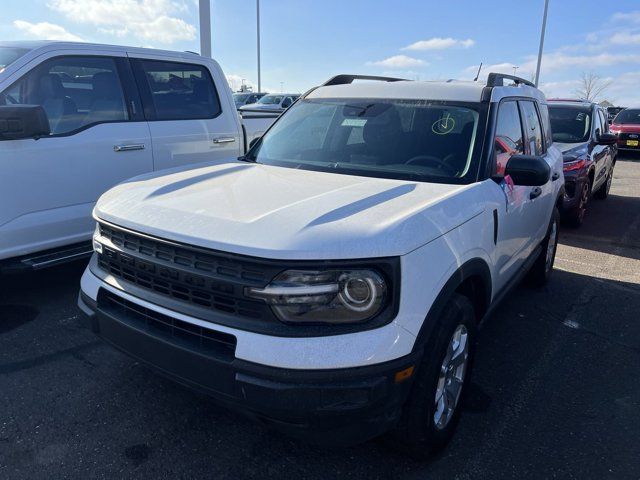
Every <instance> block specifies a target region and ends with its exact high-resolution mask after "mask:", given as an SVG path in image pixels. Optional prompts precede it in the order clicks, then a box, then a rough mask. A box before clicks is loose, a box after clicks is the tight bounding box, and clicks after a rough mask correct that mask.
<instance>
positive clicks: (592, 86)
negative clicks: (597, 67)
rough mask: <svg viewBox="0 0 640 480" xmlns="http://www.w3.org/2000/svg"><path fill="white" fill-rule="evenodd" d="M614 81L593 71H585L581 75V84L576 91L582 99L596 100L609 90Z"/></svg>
mask: <svg viewBox="0 0 640 480" xmlns="http://www.w3.org/2000/svg"><path fill="white" fill-rule="evenodd" d="M612 83H613V82H612V81H611V80H605V79H603V78H602V77H600V76H599V75H597V74H595V73H593V72H589V73H584V72H583V73H582V76H581V77H580V86H579V87H578V88H577V89H576V90H575V92H574V93H575V94H576V95H577V96H578V97H579V98H581V99H584V100H588V101H590V102H595V101H596V100H597V99H598V98H599V97H600V96H601V95H603V94H604V93H605V92H606V91H607V89H608V88H609V87H610V86H611V84H612Z"/></svg>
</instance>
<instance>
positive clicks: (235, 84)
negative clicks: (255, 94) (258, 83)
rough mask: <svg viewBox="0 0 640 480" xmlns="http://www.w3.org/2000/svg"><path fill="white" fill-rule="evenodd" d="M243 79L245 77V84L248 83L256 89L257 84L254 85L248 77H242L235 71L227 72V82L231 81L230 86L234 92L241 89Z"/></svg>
mask: <svg viewBox="0 0 640 480" xmlns="http://www.w3.org/2000/svg"><path fill="white" fill-rule="evenodd" d="M243 79H244V84H245V85H248V86H249V87H251V88H252V89H254V90H255V86H254V85H253V83H251V82H249V81H247V79H246V78H244V77H241V76H240V75H235V74H233V73H230V74H227V82H228V83H229V88H231V90H232V91H234V92H237V91H238V90H240V87H241V86H242V80H243Z"/></svg>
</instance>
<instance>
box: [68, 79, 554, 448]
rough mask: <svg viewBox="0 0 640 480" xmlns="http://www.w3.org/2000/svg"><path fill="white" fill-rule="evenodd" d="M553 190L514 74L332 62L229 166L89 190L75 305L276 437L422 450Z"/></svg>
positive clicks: (437, 428)
mask: <svg viewBox="0 0 640 480" xmlns="http://www.w3.org/2000/svg"><path fill="white" fill-rule="evenodd" d="M356 78H357V79H363V78H364V79H367V80H382V81H369V82H356V83H352V82H353V80H354V79H356ZM505 79H510V83H511V84H510V85H509V86H503V83H504V81H505ZM562 190H563V176H562V155H561V154H560V152H559V151H558V150H557V149H556V148H555V147H554V146H553V145H552V139H551V135H550V133H549V121H548V112H547V106H546V103H545V99H544V96H543V94H542V93H541V92H540V91H539V90H537V89H536V88H534V87H533V85H532V84H530V83H529V82H527V81H525V80H522V79H519V78H517V77H510V76H506V75H497V74H491V75H489V78H488V81H487V84H486V85H485V84H479V83H473V82H457V81H451V82H414V81H396V79H389V78H383V77H374V78H372V77H354V76H347V75H341V76H338V77H335V78H333V79H331V80H330V81H328V82H327V83H326V84H324V85H323V86H321V87H319V88H316V89H314V90H312V91H310V92H308V93H307V94H306V95H304V96H303V97H302V98H301V99H300V100H299V101H298V102H296V103H295V104H294V105H293V106H292V107H291V108H290V109H289V110H288V111H287V112H286V113H285V114H284V115H282V116H281V117H280V119H278V120H277V121H276V122H275V123H274V125H273V126H272V127H271V129H270V130H268V131H267V133H266V134H265V135H264V136H263V137H262V139H261V140H259V141H258V142H257V143H256V144H255V145H253V147H252V149H251V150H250V151H249V153H248V154H247V155H246V156H245V157H242V158H240V159H239V160H238V161H237V162H230V163H227V164H225V165H218V166H210V167H206V168H201V169H197V170H191V171H186V172H180V173H175V174H171V175H167V176H158V175H155V176H147V177H142V178H138V179H134V180H132V181H130V182H128V183H125V184H122V185H120V186H118V187H116V188H114V189H112V190H110V191H109V192H107V193H106V194H105V195H103V196H102V198H101V199H100V200H99V202H98V204H97V206H96V208H95V211H94V216H95V218H96V220H97V222H98V226H97V229H96V233H95V236H94V249H95V252H96V253H95V255H94V257H93V258H92V260H91V262H90V265H89V267H88V268H87V270H86V272H85V274H84V276H83V278H82V285H81V287H82V291H81V295H80V300H79V305H80V307H81V308H82V310H83V311H84V312H85V313H87V314H88V315H89V317H90V323H91V326H92V328H93V330H94V331H95V332H96V333H97V334H98V335H100V336H101V337H103V338H104V339H105V340H106V341H108V342H109V343H111V344H113V345H115V346H116V347H118V348H120V349H122V350H123V351H125V352H127V353H128V354H130V355H132V356H134V357H135V358H137V359H139V360H141V361H143V362H146V363H148V364H150V365H152V366H154V367H156V368H157V369H159V370H160V371H161V372H163V373H164V374H166V375H168V376H170V377H172V378H174V379H176V380H177V381H179V382H181V383H184V384H187V385H191V386H193V387H196V388H199V389H203V390H205V391H206V392H208V393H210V394H211V395H213V396H214V397H216V398H218V399H219V400H220V401H222V402H224V403H225V404H226V405H228V406H230V407H232V408H236V409H241V410H243V411H245V412H249V413H250V414H253V415H255V416H256V417H259V418H261V419H264V420H266V421H269V422H271V423H272V424H273V425H275V426H276V427H278V428H280V429H282V430H285V431H287V432H289V433H290V434H293V435H299V436H304V437H305V438H311V439H314V440H317V441H322V442H330V443H332V444H336V443H348V442H354V441H358V440H364V439H367V438H371V437H373V436H376V435H378V434H380V433H382V432H385V431H387V430H393V432H395V435H396V437H397V438H398V439H399V440H400V441H401V442H403V444H405V445H407V446H408V448H411V449H414V450H416V451H420V452H428V451H433V449H436V448H438V447H441V446H443V445H444V444H445V442H446V441H447V440H448V439H449V437H450V436H451V434H452V431H453V429H454V426H455V424H456V420H457V417H458V414H459V411H458V410H459V409H458V408H457V407H458V404H459V399H460V396H461V394H462V392H463V391H464V388H465V385H466V384H467V383H468V381H469V368H470V365H471V359H472V356H473V350H474V344H475V337H476V329H477V326H478V324H479V323H480V322H481V321H482V320H483V319H484V318H486V317H487V316H488V315H489V313H490V312H491V311H492V309H493V308H494V307H495V305H496V304H497V303H498V301H499V300H500V299H501V298H503V297H504V295H505V292H507V291H508V289H509V288H510V287H512V286H514V285H515V284H516V283H517V282H518V281H519V280H520V279H521V278H522V277H523V275H524V274H525V273H527V272H529V274H530V276H531V277H532V279H533V280H534V281H536V282H538V283H542V282H544V281H546V279H547V278H548V277H549V275H550V273H551V270H552V267H553V261H554V256H555V248H556V241H557V235H558V207H559V205H560V204H561V202H562V193H563V192H562Z"/></svg>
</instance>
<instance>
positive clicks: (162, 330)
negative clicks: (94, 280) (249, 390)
mask: <svg viewBox="0 0 640 480" xmlns="http://www.w3.org/2000/svg"><path fill="white" fill-rule="evenodd" d="M98 309H99V310H101V311H103V312H105V313H109V314H112V315H114V316H115V317H116V318H117V319H118V320H119V321H121V322H124V323H127V324H129V325H131V326H133V327H135V328H138V329H140V330H144V331H146V332H147V333H149V334H151V335H152V336H154V337H157V338H162V339H164V340H167V341H169V342H171V343H173V344H175V345H178V346H183V347H186V348H189V349H190V350H196V351H198V352H201V353H204V354H207V355H210V356H215V357H217V358H222V359H227V360H229V361H231V360H233V358H234V356H235V350H236V337H234V336H233V335H229V334H227V333H222V332H216V331H213V330H209V329H206V328H202V327H200V326H198V325H194V324H192V323H188V322H183V321H182V320H178V319H175V318H173V317H169V316H167V315H164V314H162V313H159V312H155V311H153V310H149V309H148V308H145V307H143V306H141V305H138V304H136V303H133V302H130V301H128V300H125V299H124V298H121V297H119V296H117V295H114V294H112V293H111V292H108V291H106V290H100V292H99V294H98Z"/></svg>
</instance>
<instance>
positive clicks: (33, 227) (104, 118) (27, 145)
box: [0, 42, 278, 270]
mask: <svg viewBox="0 0 640 480" xmlns="http://www.w3.org/2000/svg"><path fill="white" fill-rule="evenodd" d="M277 116H278V115H277V114H272V115H265V114H260V115H250V114H247V115H246V117H247V118H245V119H241V118H239V116H238V113H237V112H236V108H235V105H234V103H233V99H232V95H231V91H230V89H229V86H228V84H227V81H226V79H225V76H224V74H223V72H222V70H221V69H220V66H219V65H218V64H217V63H216V62H215V61H213V60H211V59H209V58H205V57H201V56H200V55H197V54H194V53H189V52H170V51H161V50H152V49H144V48H131V47H121V46H113V45H94V44H83V43H69V42H66V43H63V42H0V270H2V269H5V270H7V269H9V268H22V267H31V268H41V267H45V266H50V265H53V264H56V263H59V262H62V261H65V260H69V259H74V258H77V257H79V256H82V255H86V254H89V253H90V252H91V244H90V239H91V234H92V232H93V220H92V218H91V211H92V210H93V207H94V204H95V202H96V200H97V199H98V197H99V196H100V195H101V194H102V193H103V192H105V191H106V190H108V189H109V188H111V187H113V186H114V185H116V184H117V183H120V182H122V181H124V180H126V179H128V178H130V177H133V176H136V175H140V174H143V173H147V172H152V171H157V170H163V169H171V168H176V167H178V168H182V169H184V168H185V166H186V165H189V166H190V167H189V168H191V166H192V164H196V163H201V162H219V161H227V160H234V159H235V158H237V157H238V156H240V155H243V154H244V153H245V149H246V147H247V145H248V144H249V143H250V141H251V140H252V139H254V138H257V137H259V136H260V135H262V133H264V131H265V130H266V129H267V128H268V126H269V125H270V124H271V123H272V122H273V121H274V120H275V118H277Z"/></svg>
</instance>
